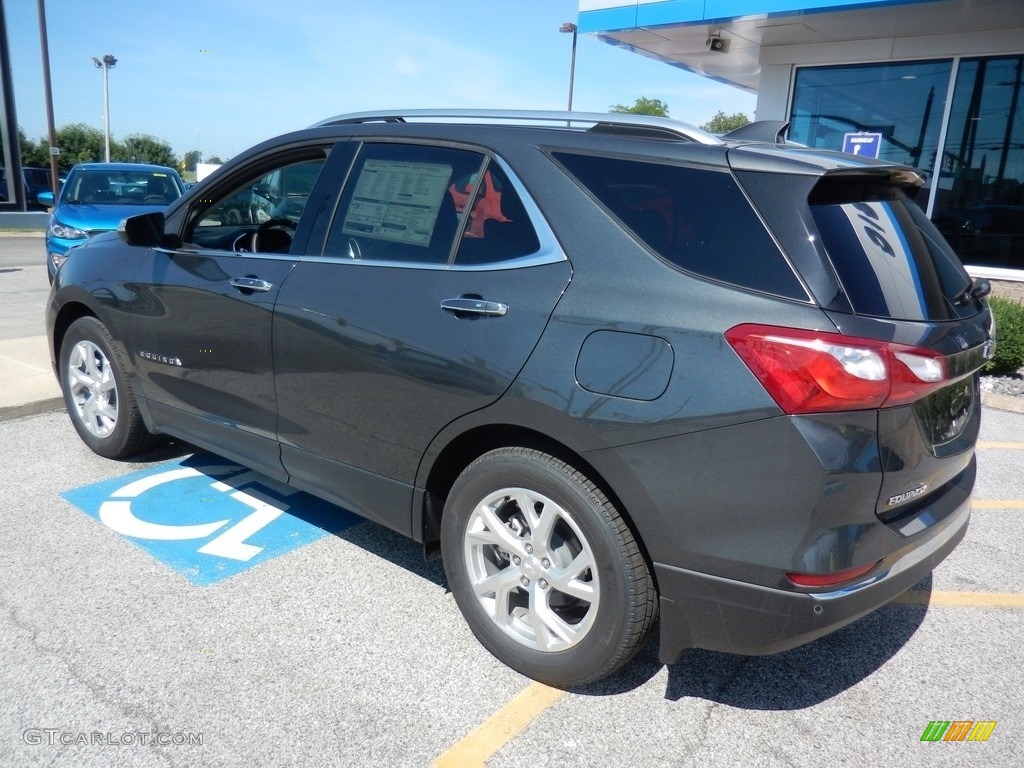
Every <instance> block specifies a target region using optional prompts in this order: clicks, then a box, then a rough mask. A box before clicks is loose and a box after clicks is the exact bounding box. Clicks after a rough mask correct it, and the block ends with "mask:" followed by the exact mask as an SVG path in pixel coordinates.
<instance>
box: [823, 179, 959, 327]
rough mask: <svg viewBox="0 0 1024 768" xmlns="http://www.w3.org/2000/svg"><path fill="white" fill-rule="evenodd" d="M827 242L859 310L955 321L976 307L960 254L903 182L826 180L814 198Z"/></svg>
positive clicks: (900, 317)
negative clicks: (961, 302) (968, 296)
mask: <svg viewBox="0 0 1024 768" xmlns="http://www.w3.org/2000/svg"><path fill="white" fill-rule="evenodd" d="M809 202H810V204H811V214H812V216H813V217H814V222H815V224H816V226H817V228H818V232H819V234H820V236H821V242H822V244H823V245H824V247H825V250H826V252H827V253H828V256H829V259H830V260H831V262H832V264H833V266H834V267H835V270H836V273H837V274H838V276H839V279H840V281H841V283H842V285H843V289H844V290H845V291H846V294H847V296H848V297H849V300H850V304H851V306H852V308H853V311H854V312H855V313H857V314H859V315H868V316H871V317H882V318H891V319H894V320H932V321H940V320H951V319H954V318H957V317H959V316H961V315H962V314H964V313H966V314H974V312H975V311H976V310H975V309H973V308H972V307H970V306H964V307H959V306H958V305H957V299H958V298H959V297H960V296H962V295H963V294H964V292H965V291H966V290H967V288H968V287H969V286H970V282H971V281H970V278H969V277H968V275H967V273H966V272H965V271H964V268H963V266H962V265H961V264H960V260H959V259H958V258H957V257H956V255H955V254H954V253H953V251H952V250H951V249H950V247H949V245H948V244H947V243H946V242H945V241H944V240H943V239H942V235H940V234H939V232H938V231H937V230H936V229H935V227H934V226H933V225H932V223H931V222H930V221H928V218H927V217H926V216H925V215H924V212H923V211H921V209H920V208H919V207H918V205H917V203H915V202H914V201H913V200H911V199H909V198H908V197H907V195H906V193H905V192H904V190H903V189H902V188H900V187H899V186H897V185H891V184H865V183H863V182H846V181H838V180H836V181H833V180H829V179H827V178H826V179H825V180H823V181H822V182H821V183H819V185H818V187H817V188H816V189H815V190H814V192H812V194H811V198H810V200H809Z"/></svg>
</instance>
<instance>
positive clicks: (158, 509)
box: [61, 454, 362, 585]
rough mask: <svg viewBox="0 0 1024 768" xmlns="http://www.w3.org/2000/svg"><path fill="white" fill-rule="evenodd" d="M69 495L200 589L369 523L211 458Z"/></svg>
mask: <svg viewBox="0 0 1024 768" xmlns="http://www.w3.org/2000/svg"><path fill="white" fill-rule="evenodd" d="M61 495H62V496H63V497H64V498H65V499H67V500H68V501H70V502H71V503H72V504H74V505H75V506H76V507H78V508H79V509H81V510H82V511H83V512H85V513H86V514H87V515H89V516H90V517H92V518H94V519H96V520H98V521H99V522H101V523H103V524H104V525H105V526H107V527H108V528H110V529H111V530H113V531H116V532H117V533H119V534H121V535H122V536H125V537H127V538H128V539H130V540H131V541H132V542H133V543H135V544H137V545H138V546H140V547H142V548H143V549H145V550H146V551H147V552H149V553H150V554H151V555H153V557H155V558H157V559H158V560H160V561H161V562H163V563H165V564H166V565H169V566H171V567H172V568H174V569H175V570H177V571H179V572H180V573H182V574H183V575H184V576H185V577H186V578H188V579H189V580H190V581H192V583H194V584H198V585H207V584H213V583H214V582H217V581H220V580H221V579H225V578H227V577H229V576H234V575H235V574H236V573H239V572H241V571H243V570H245V569H247V568H251V567H253V566H255V565H258V564H259V563H262V562H266V561H267V560H270V559H272V558H274V557H277V556H278V555H282V554H284V553H286V552H290V551H291V550H293V549H297V548H298V547H302V546H305V545H306V544H311V543H312V542H314V541H316V540H317V539H320V538H322V537H323V536H326V535H327V533H328V532H334V533H336V532H338V531H341V530H344V529H345V528H348V527H350V526H352V525H355V524H356V523H359V522H362V518H360V517H357V516H356V515H354V514H352V513H351V512H348V511H346V510H344V509H342V508H341V507H337V506H335V505H333V504H330V503H329V502H326V501H323V500H321V499H318V498H316V497H315V496H311V495H310V494H308V493H304V492H302V491H298V490H296V489H294V488H291V487H289V486H287V485H284V484H283V483H279V482H277V481H275V480H272V479H271V478H269V477H266V476H265V475H261V474H259V473H257V472H253V471H252V470H249V469H246V468H245V467H242V466H239V465H238V464H235V463H233V462H230V461H227V460H225V459H220V458H218V457H216V456H213V455H210V454H197V455H195V456H190V457H188V458H185V459H182V460H179V461H174V462H170V463H166V464H160V465H158V466H156V467H152V468H150V469H145V470H142V471H140V472H135V473H133V474H130V475H124V476H121V477H116V478H113V479H111V480H105V481H103V482H100V483H95V484H93V485H87V486H84V487H82V488H76V489H74V490H71V491H68V492H66V493H63V494H61Z"/></svg>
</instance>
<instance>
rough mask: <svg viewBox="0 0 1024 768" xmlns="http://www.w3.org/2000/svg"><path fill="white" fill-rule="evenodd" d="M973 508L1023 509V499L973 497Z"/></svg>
mask: <svg viewBox="0 0 1024 768" xmlns="http://www.w3.org/2000/svg"><path fill="white" fill-rule="evenodd" d="M971 507H972V508H973V509H1024V499H1005V500H1003V499H974V500H973V501H972V502H971Z"/></svg>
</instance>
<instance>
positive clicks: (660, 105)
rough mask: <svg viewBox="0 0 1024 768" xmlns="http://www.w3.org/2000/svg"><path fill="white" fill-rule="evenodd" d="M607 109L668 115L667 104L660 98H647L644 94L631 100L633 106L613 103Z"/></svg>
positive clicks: (626, 112) (657, 115) (627, 112)
mask: <svg viewBox="0 0 1024 768" xmlns="http://www.w3.org/2000/svg"><path fill="white" fill-rule="evenodd" d="M608 111H609V112H617V113H619V114H627V115H654V116H655V117H668V104H666V103H665V102H664V101H662V100H661V99H648V98H647V97H646V96H641V97H639V98H638V99H637V100H636V101H635V102H633V106H631V107H627V106H624V105H622V104H614V105H612V106H610V107H608Z"/></svg>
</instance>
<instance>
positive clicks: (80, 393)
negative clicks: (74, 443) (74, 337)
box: [66, 339, 117, 440]
mask: <svg viewBox="0 0 1024 768" xmlns="http://www.w3.org/2000/svg"><path fill="white" fill-rule="evenodd" d="M66 385H67V387H68V391H69V393H70V397H71V401H72V406H73V408H74V409H75V414H74V415H75V418H76V420H77V421H78V423H80V424H81V425H82V426H83V427H84V428H85V429H86V430H87V431H88V432H89V433H90V434H91V435H92V436H93V437H96V438H98V439H101V440H102V439H105V438H108V437H110V433H111V432H113V431H114V428H115V427H117V382H116V381H115V380H114V373H113V371H112V370H111V365H110V360H109V359H108V358H107V356H106V355H105V354H104V353H103V350H102V349H100V348H99V347H98V346H97V345H96V344H94V343H93V342H91V341H89V340H88V339H83V340H81V341H79V342H78V343H77V344H75V345H74V347H72V348H71V354H70V355H69V356H68V366H67V382H66Z"/></svg>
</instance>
